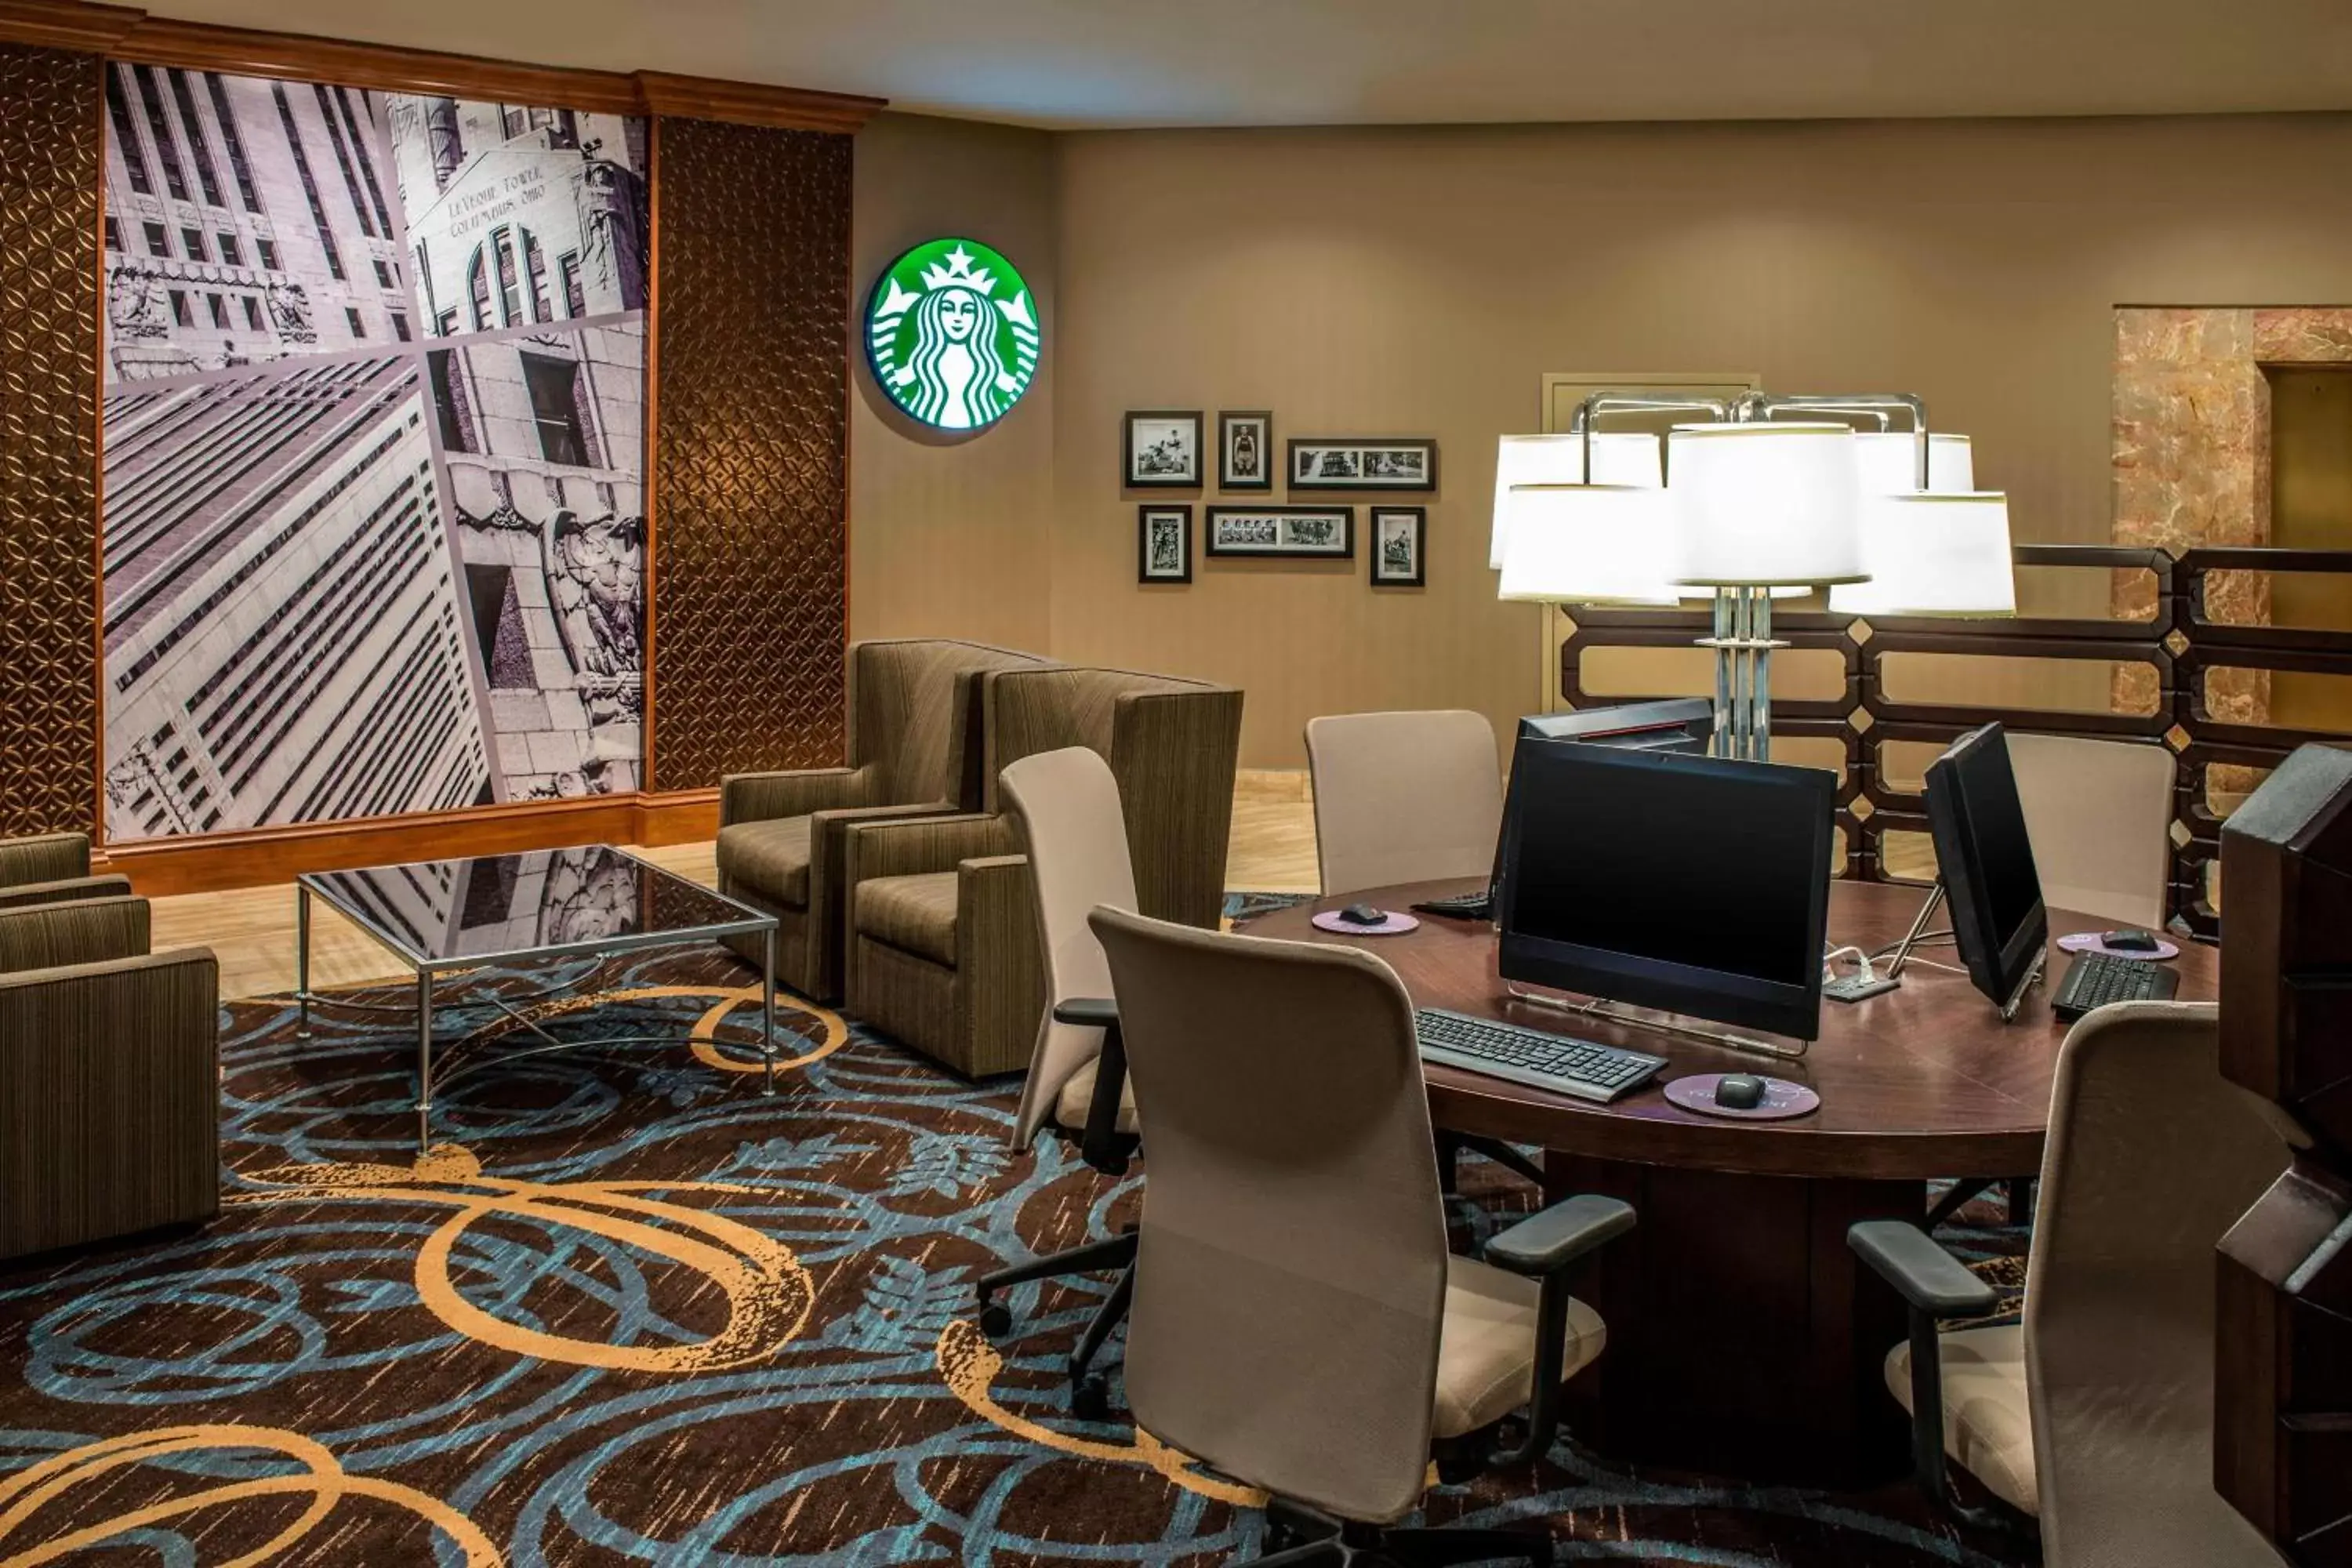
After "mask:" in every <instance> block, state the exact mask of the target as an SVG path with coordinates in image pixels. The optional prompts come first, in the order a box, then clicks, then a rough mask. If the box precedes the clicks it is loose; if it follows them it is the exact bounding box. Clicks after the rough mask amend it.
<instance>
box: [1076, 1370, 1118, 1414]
mask: <svg viewBox="0 0 2352 1568" xmlns="http://www.w3.org/2000/svg"><path fill="white" fill-rule="evenodd" d="M1070 1414H1071V1415H1076V1417H1077V1418H1078V1419H1079V1420H1081V1421H1108V1420H1109V1419H1110V1385H1109V1384H1106V1383H1105V1382H1103V1380H1102V1376H1101V1374H1100V1373H1088V1374H1087V1376H1085V1377H1082V1378H1080V1379H1078V1381H1077V1382H1076V1383H1075V1384H1071V1385H1070Z"/></svg>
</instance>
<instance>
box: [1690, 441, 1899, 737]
mask: <svg viewBox="0 0 2352 1568" xmlns="http://www.w3.org/2000/svg"><path fill="white" fill-rule="evenodd" d="M1854 450H1855V448H1854V432H1853V427H1852V426H1848V425H1831V424H1819V425H1816V424H1799V423H1796V422H1793V421H1792V422H1786V423H1782V422H1775V421H1771V420H1756V421H1749V422H1740V423H1733V424H1715V425H1683V426H1676V427H1675V429H1674V431H1673V432H1672V433H1671V434H1669V435H1668V436H1667V437H1666V466H1667V469H1668V472H1669V473H1671V474H1672V476H1673V482H1672V484H1671V485H1670V487H1669V489H1668V493H1669V494H1671V495H1672V496H1674V497H1675V514H1676V515H1675V568H1674V577H1675V581H1676V582H1677V583H1681V584H1686V585H1689V586H1694V587H1704V588H1712V589H1713V590H1715V635H1714V636H1713V637H1706V638H1702V639H1701V641H1700V644H1699V646H1700V647H1711V648H1713V649H1714V650H1715V653H1716V667H1715V703H1716V727H1717V728H1716V751H1717V754H1718V755H1722V756H1728V757H1735V758H1742V759H1746V760H1748V761H1753V762H1765V761H1768V760H1769V758H1770V755H1771V674H1770V660H1771V655H1772V650H1773V649H1774V648H1775V647H1780V646H1781V645H1780V644H1776V643H1775V642H1773V640H1772V590H1773V589H1775V588H1792V587H1793V588H1804V587H1820V586H1823V585H1835V584H1850V583H1858V582H1861V581H1864V578H1865V576H1866V572H1865V569H1864V565H1863V561H1862V540H1861V529H1860V525H1859V521H1858V514H1859V512H1860V510H1861V503H1862V478H1861V471H1860V467H1859V463H1858V460H1857V458H1855V455H1854Z"/></svg>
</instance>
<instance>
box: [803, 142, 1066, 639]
mask: <svg viewBox="0 0 2352 1568" xmlns="http://www.w3.org/2000/svg"><path fill="white" fill-rule="evenodd" d="M856 158H857V164H856V205H855V209H854V214H853V223H854V229H853V232H852V235H851V241H850V254H851V263H850V278H851V286H852V288H853V289H855V290H856V292H855V294H854V295H853V298H852V304H851V320H852V321H854V322H856V323H857V324H858V328H857V330H860V331H862V330H863V323H864V316H865V306H866V298H865V291H866V288H867V286H868V285H870V284H871V283H872V282H873V280H874V279H875V277H876V276H877V274H879V273H880V271H881V270H882V268H885V267H887V266H888V265H889V263H890V262H891V260H892V259H893V258H896V257H897V256H898V255H899V253H900V252H902V251H904V250H906V249H907V248H908V247H909V246H914V245H919V244H920V243H922V242H923V241H925V240H929V239H936V238H938V237H940V236H941V235H948V234H963V235H969V236H971V237H972V238H974V239H980V240H985V241H986V242H987V243H989V244H990V245H992V246H994V247H996V248H997V249H998V250H1000V251H1002V252H1003V253H1004V254H1005V256H1007V257H1008V258H1011V259H1012V260H1013V263H1014V265H1016V266H1018V267H1019V268H1021V269H1022V276H1023V277H1024V278H1025V279H1028V281H1029V285H1030V288H1031V289H1033V290H1034V293H1035V295H1036V297H1037V302H1038V309H1039V310H1040V311H1041V312H1042V315H1041V321H1042V324H1043V326H1044V328H1045V342H1046V344H1047V346H1048V349H1049V351H1050V349H1051V347H1052V345H1053V344H1054V343H1055V342H1056V340H1057V336H1058V334H1057V332H1056V330H1055V329H1056V322H1055V309H1054V307H1055V289H1054V251H1055V243H1056V236H1055V216H1056V215H1055V199H1054V193H1055V149H1054V139H1053V138H1052V137H1051V136H1049V135H1047V134H1045V132H1037V131H1023V130H1018V129H1014V128H1013V127H1009V126H998V125H978V124H973V123H971V122H968V121H958V120H935V119H929V118H926V117H923V116H919V115H906V114H885V115H881V116H878V117H877V118H876V119H875V120H874V121H871V122H870V123H868V124H867V125H866V128H865V130H863V131H861V132H858V136H857V152H856ZM850 353H851V359H852V364H851V371H850V382H851V389H850V408H849V518H850V525H849V613H850V635H851V636H852V637H971V638H974V639H976V640H978V641H981V642H991V643H999V644H1003V645H1004V646H1006V647H1023V648H1030V649H1033V650H1035V651H1038V652H1043V651H1045V647H1046V645H1047V643H1048V642H1049V641H1050V639H1051V637H1052V629H1051V620H1050V616H1051V609H1052V605H1051V600H1050V597H1049V595H1048V594H1047V592H1046V584H1047V582H1048V581H1049V580H1050V578H1051V576H1052V569H1051V563H1050V561H1049V554H1048V552H1049V550H1050V547H1051V531H1050V521H1051V514H1052V510H1053V490H1054V399H1055V386H1054V380H1055V377H1054V359H1053V356H1052V354H1051V353H1050V352H1049V353H1047V355H1046V356H1045V360H1044V361H1043V362H1042V363H1040V364H1039V366H1038V370H1037V374H1036V377H1035V379H1034V380H1033V381H1032V382H1031V383H1030V384H1029V390H1028V392H1027V393H1026V394H1025V395H1024V396H1023V397H1022V399H1021V401H1020V402H1019V403H1018V404H1015V405H1013V410H1012V412H1011V413H1009V414H1007V415H1006V416H1004V417H1003V419H1001V420H999V421H998V422H997V423H996V425H995V426H993V427H992V428H991V429H989V430H987V431H985V432H983V433H982V434H981V435H980V436H979V437H974V438H970V439H966V440H962V441H951V442H950V441H941V440H940V438H939V437H927V436H924V435H921V434H919V431H920V426H916V425H914V424H912V423H911V422H910V421H908V420H907V419H905V418H904V417H903V416H900V415H899V414H898V410H897V409H896V408H895V407H893V406H892V405H891V404H890V402H889V400H888V399H887V398H886V397H884V396H883V395H882V394H881V393H880V392H879V391H878V390H877V388H876V387H875V385H874V379H873V377H872V375H871V374H869V373H868V372H867V369H866V355H865V348H864V346H863V343H862V342H860V343H856V344H853V345H852V347H851V351H850Z"/></svg>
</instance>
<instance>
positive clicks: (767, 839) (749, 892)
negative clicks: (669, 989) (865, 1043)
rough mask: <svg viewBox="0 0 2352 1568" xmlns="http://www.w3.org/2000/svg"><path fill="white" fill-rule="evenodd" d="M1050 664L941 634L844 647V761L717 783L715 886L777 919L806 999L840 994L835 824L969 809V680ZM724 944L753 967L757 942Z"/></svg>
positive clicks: (973, 768)
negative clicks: (846, 730) (846, 702)
mask: <svg viewBox="0 0 2352 1568" xmlns="http://www.w3.org/2000/svg"><path fill="white" fill-rule="evenodd" d="M1047 662H1048V661H1047V660H1045V659H1042V658H1037V657H1036V656H1035V655H1034V654H1026V653H1016V652H1013V651H1012V650H1010V649H1007V648H1001V647H987V646H985V645H984V644H981V643H968V642H950V641H947V640H945V639H941V638H897V639H888V640H880V641H870V642H860V643H855V644H852V645H851V647H850V649H849V764H850V765H849V766H847V767H845V768H812V769H807V770H804V771H802V772H798V773H730V774H729V775H728V776H727V777H726V778H725V779H724V780H722V781H721V782H720V784H719V891H720V892H722V893H725V894H726V895H727V896H728V897H730V898H732V899H738V900H741V901H742V902H744V903H747V904H751V905H752V906H754V907H755V908H757V909H760V910H765V911H766V912H767V913H769V914H772V915H773V916H775V917H776V979H777V981H778V982H779V983H780V984H784V985H787V986H790V987H791V988H792V989H793V990H794V991H797V992H799V993H800V994H802V995H803V996H805V997H808V998H810V999H811V1000H814V1001H819V1002H831V1001H835V1000H837V999H838V998H839V997H840V995H841V925H842V910H843V908H844V902H843V899H842V888H843V882H842V879H841V855H842V838H841V834H842V831H843V829H844V828H845V827H846V826H847V825H848V824H850V823H852V822H858V821H867V820H871V819H873V818H875V817H887V816H916V815H921V814H929V815H931V816H938V815H939V814H940V813H942V812H952V811H959V810H970V809H971V807H973V806H975V805H978V804H979V803H980V771H979V763H980V752H979V748H978V747H976V746H974V745H972V744H971V733H972V726H973V724H974V723H975V722H976V719H975V715H976V714H977V712H978V709H979V688H978V686H977V685H976V683H975V681H976V678H977V677H978V675H979V674H980V673H981V672H982V671H984V670H991V669H1006V668H1020V667H1024V666H1043V665H1045V664H1046V663H1047ZM727 940H728V945H729V946H730V947H732V948H733V949H734V950H735V951H736V952H739V953H740V954H741V955H742V956H743V957H745V958H748V959H750V960H751V962H752V963H759V962H760V956H761V938H760V937H758V936H756V935H752V936H739V937H731V938H729V939H727Z"/></svg>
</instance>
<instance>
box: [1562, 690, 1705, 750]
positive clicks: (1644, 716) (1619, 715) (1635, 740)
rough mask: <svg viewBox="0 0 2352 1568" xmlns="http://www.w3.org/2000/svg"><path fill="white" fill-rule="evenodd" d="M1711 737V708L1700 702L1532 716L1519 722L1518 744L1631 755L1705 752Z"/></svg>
mask: <svg viewBox="0 0 2352 1568" xmlns="http://www.w3.org/2000/svg"><path fill="white" fill-rule="evenodd" d="M1714 734H1715V704H1714V703H1713V702H1711V701H1709V700H1707V699H1706V698H1704V697H1673V698H1666V699H1664V700H1659V701H1655V702H1621V703H1618V704H1617V705H1616V706H1614V707H1611V708H1579V709H1576V710H1572V711H1570V712H1567V713H1531V714H1529V715H1528V717H1526V718H1524V719H1522V720H1520V721H1519V739H1520V740H1522V741H1582V742H1586V743H1587V744H1590V745H1598V746H1624V747H1629V748H1632V749H1634V750H1649V749H1653V748H1654V749H1657V750H1660V751H1669V752H1705V751H1706V744H1707V742H1708V741H1709V740H1710V739H1711V738H1712V737H1713V736H1714Z"/></svg>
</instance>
